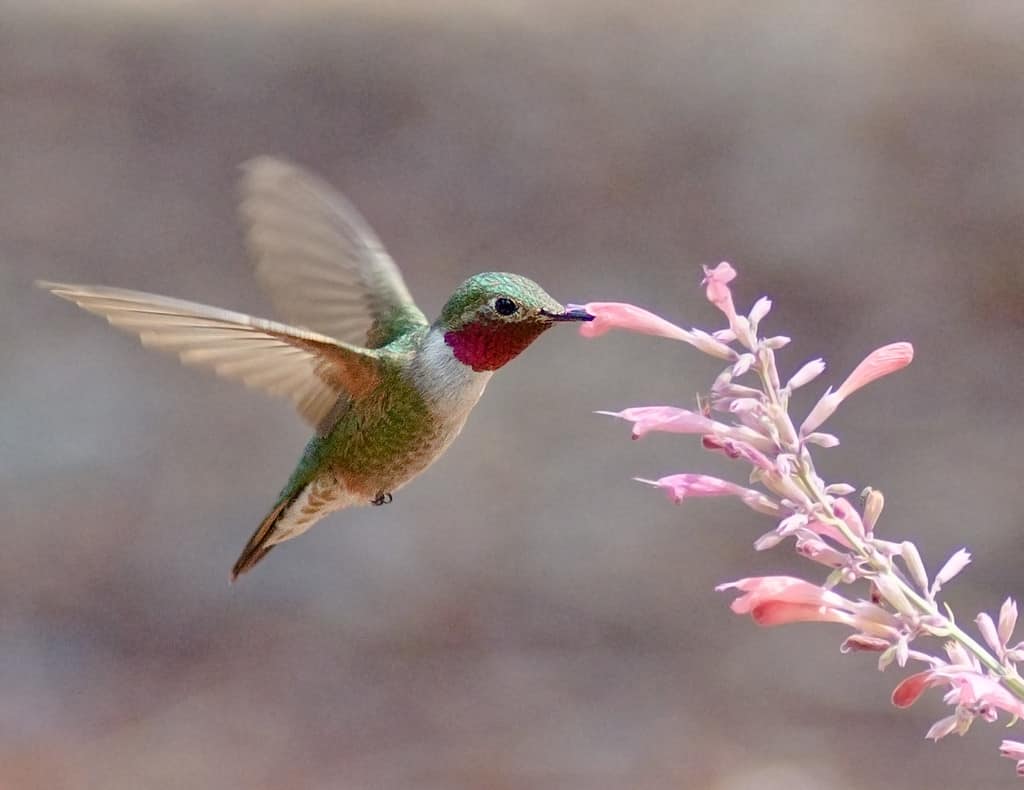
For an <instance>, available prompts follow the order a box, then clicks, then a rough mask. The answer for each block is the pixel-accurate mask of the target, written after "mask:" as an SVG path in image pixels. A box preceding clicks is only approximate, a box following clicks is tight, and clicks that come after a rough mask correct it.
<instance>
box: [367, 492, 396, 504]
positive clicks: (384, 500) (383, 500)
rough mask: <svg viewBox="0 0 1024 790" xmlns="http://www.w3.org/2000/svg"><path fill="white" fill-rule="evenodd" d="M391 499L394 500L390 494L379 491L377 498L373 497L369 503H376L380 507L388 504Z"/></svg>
mask: <svg viewBox="0 0 1024 790" xmlns="http://www.w3.org/2000/svg"><path fill="white" fill-rule="evenodd" d="M393 500H394V497H393V496H391V494H387V493H385V492H383V491H381V492H380V493H379V494H377V498H376V499H373V500H372V501H371V502H370V504H371V505H376V506H377V507H380V506H381V505H390V504H391V502H392V501H393Z"/></svg>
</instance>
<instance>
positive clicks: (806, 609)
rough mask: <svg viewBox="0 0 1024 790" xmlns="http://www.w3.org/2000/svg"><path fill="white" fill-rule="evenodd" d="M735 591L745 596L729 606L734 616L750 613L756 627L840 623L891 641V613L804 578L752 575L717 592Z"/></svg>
mask: <svg viewBox="0 0 1024 790" xmlns="http://www.w3.org/2000/svg"><path fill="white" fill-rule="evenodd" d="M733 588H735V589H738V590H740V591H742V592H743V593H744V594H743V595H741V596H740V597H739V598H737V599H736V600H734V601H733V602H732V603H731V604H730V608H731V609H732V610H733V611H734V612H735V613H736V614H749V615H750V616H751V617H752V618H753V620H754V622H755V623H757V624H758V625H764V626H769V625H784V624H785V623H801V622H822V623H842V624H843V625H848V626H850V627H851V628H856V629H857V630H859V631H861V632H864V633H866V634H867V635H869V636H877V637H882V638H887V639H892V638H894V637H895V636H896V634H897V632H896V630H895V624H896V621H895V619H894V618H893V616H892V615H891V614H889V613H888V612H886V611H885V610H884V609H882V608H881V607H879V606H875V605H874V604H871V603H865V602H863V601H861V602H854V601H850V600H848V599H846V598H844V597H843V596H841V595H839V594H837V593H834V592H832V591H831V590H826V589H825V588H823V587H819V586H817V585H815V584H811V583H810V582H806V581H804V580H803V579H797V578H794V577H792V576H755V577H751V578H747V579H740V580H739V581H736V582H732V583H730V584H720V585H719V586H717V587H716V588H715V589H716V590H719V591H721V590H728V589H733Z"/></svg>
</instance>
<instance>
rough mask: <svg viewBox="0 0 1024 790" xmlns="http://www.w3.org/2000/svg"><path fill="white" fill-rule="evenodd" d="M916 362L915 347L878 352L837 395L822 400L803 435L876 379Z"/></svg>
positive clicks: (802, 428)
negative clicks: (914, 360)
mask: <svg viewBox="0 0 1024 790" xmlns="http://www.w3.org/2000/svg"><path fill="white" fill-rule="evenodd" d="M913 359H914V347H913V346H912V345H911V344H910V343H890V344H889V345H887V346H882V347H881V348H877V349H875V350H874V351H872V352H871V353H870V354H868V355H867V356H866V357H865V358H864V361H863V362H861V363H860V364H859V365H857V367H856V368H854V369H853V373H851V374H850V375H849V376H847V377H846V381H844V382H843V383H842V384H841V385H839V388H838V389H837V390H835V391H833V390H831V389H829V390H828V391H827V392H826V393H825V394H824V395H823V396H822V397H821V400H819V401H818V403H817V404H816V405H815V407H814V408H813V409H811V413H810V414H808V415H807V419H805V420H804V423H803V425H801V426H800V435H801V436H806V435H807V434H809V433H811V432H812V431H814V429H815V428H817V427H818V426H819V425H821V424H822V423H823V422H825V420H827V419H828V418H829V417H831V416H832V414H833V413H834V412H835V410H836V409H837V408H839V404H840V403H842V402H843V401H844V400H846V399H847V398H848V397H850V395H852V394H853V393H854V392H856V391H857V390H859V389H860V388H861V387H864V386H866V385H868V384H870V383H871V382H872V381H874V380H875V379H879V378H881V377H882V376H886V375H888V374H890V373H895V372H896V371H897V370H901V369H903V368H905V367H906V366H907V365H909V364H910V363H911V361H912V360H913Z"/></svg>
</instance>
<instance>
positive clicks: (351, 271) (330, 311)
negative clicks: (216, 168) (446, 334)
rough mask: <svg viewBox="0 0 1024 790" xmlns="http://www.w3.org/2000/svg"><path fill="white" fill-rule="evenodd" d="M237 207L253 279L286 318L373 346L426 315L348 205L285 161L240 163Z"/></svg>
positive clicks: (416, 324)
mask: <svg viewBox="0 0 1024 790" xmlns="http://www.w3.org/2000/svg"><path fill="white" fill-rule="evenodd" d="M242 171H243V175H242V180H241V197H242V200H241V205H240V207H239V211H240V213H241V215H242V219H243V221H244V222H245V224H246V225H247V241H248V245H249V252H250V255H251V257H252V262H253V265H254V267H255V269H256V278H257V279H258V280H259V282H260V284H261V285H262V286H263V287H264V288H265V289H266V291H267V293H268V294H269V296H270V299H271V301H272V302H273V304H274V308H275V309H276V310H277V311H278V312H279V313H280V315H281V316H282V317H283V318H284V319H285V320H286V321H289V322H291V323H294V324H298V325H300V326H306V327H309V328H310V329H314V330H316V331H317V332H322V333H324V334H326V335H329V336H331V337H336V338H338V339H339V340H344V341H346V342H349V343H352V344H355V345H365V346H367V347H368V348H380V347H381V346H384V345H387V343H389V342H391V341H392V340H393V339H394V338H395V337H397V336H398V335H399V334H402V333H403V332H406V331H409V330H410V329H413V328H415V327H419V326H426V325H427V320H426V318H425V317H424V315H423V313H422V312H421V311H420V309H419V308H418V307H416V305H415V304H413V301H412V297H411V296H410V295H409V289H408V288H406V286H405V282H404V281H403V280H402V274H401V272H400V271H399V270H398V267H397V266H396V265H395V262H394V261H393V260H391V256H390V255H388V253H387V250H385V249H384V245H383V244H381V241H380V239H378V238H377V234H376V233H374V232H373V229H372V228H371V227H370V225H369V223H367V221H366V220H365V219H363V217H362V216H361V215H360V214H359V212H358V211H357V210H356V208H355V206H353V205H352V204H351V203H349V201H348V200H346V199H345V197H344V196H342V195H341V194H339V193H338V192H336V191H335V190H334V189H332V188H331V187H330V186H329V185H328V184H327V183H326V182H324V181H323V180H321V179H319V178H317V177H316V176H314V175H313V174H311V173H309V172H307V171H306V170H303V169H302V168H300V167H297V166H295V165H293V164H290V163H288V162H283V161H281V160H279V159H273V158H271V157H260V158H258V159H253V160H251V161H249V162H247V163H246V164H244V165H242Z"/></svg>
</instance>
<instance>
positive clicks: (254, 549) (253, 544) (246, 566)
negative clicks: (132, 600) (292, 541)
mask: <svg viewBox="0 0 1024 790" xmlns="http://www.w3.org/2000/svg"><path fill="white" fill-rule="evenodd" d="M297 497H298V492H295V493H294V494H291V495H289V496H284V497H282V498H281V500H280V501H279V502H278V503H277V504H276V505H274V509H273V510H271V511H270V512H269V513H267V516H266V518H264V519H263V521H262V522H261V523H260V525H259V526H258V527H257V528H256V531H255V532H254V533H252V537H251V538H249V542H248V543H246V544H245V548H244V549H242V554H241V555H240V556H239V558H238V561H237V562H236V563H235V565H234V567H233V568H232V569H231V581H235V579H237V578H238V577H239V576H241V575H242V574H243V573H245V572H246V571H248V570H251V569H252V568H253V567H255V566H256V563H258V562H259V561H260V560H262V559H263V558H264V557H266V556H267V554H268V553H269V552H270V550H271V549H272V548H274V545H275V544H273V543H268V541H269V540H270V538H271V537H272V536H273V534H274V527H275V526H277V522H278V521H279V520H280V518H281V516H283V515H284V512H285V510H287V509H288V506H289V505H291V504H292V502H294V501H295V499H296V498H297Z"/></svg>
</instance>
